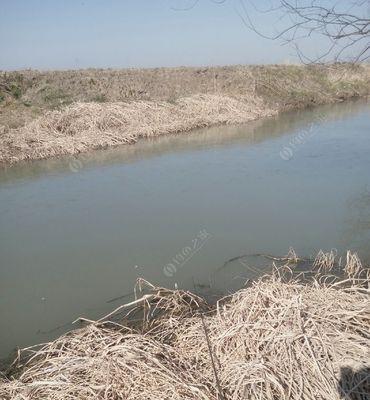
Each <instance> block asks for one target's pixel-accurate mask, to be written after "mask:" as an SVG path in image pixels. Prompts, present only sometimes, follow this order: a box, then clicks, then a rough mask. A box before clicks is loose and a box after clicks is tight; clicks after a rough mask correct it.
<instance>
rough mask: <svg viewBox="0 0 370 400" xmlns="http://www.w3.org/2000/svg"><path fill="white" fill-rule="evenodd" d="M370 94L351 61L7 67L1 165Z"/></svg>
mask: <svg viewBox="0 0 370 400" xmlns="http://www.w3.org/2000/svg"><path fill="white" fill-rule="evenodd" d="M369 94H370V68H369V67H368V66H360V65H356V66H351V65H344V64H340V65H339V64H338V65H331V66H276V65H275V66H234V67H212V68H159V69H148V70H117V71H115V70H84V71H59V72H58V71H54V72H53V71H50V72H37V71H21V72H12V73H0V99H1V101H0V135H1V141H0V164H2V165H3V166H4V165H8V164H13V163H16V162H18V161H22V160H34V159H43V158H49V157H54V156H60V155H68V154H70V155H75V154H79V153H83V152H87V151H89V150H96V149H104V148H107V147H111V146H117V145H120V144H133V143H135V142H136V141H137V140H139V139H140V138H146V137H153V136H159V135H165V134H170V133H182V132H188V131H190V130H192V129H194V128H198V127H205V126H211V125H217V124H238V123H244V122H248V121H251V120H255V119H259V118H263V117H267V116H271V115H275V114H277V113H279V112H282V111H286V110H290V109H297V108H304V107H308V106H312V105H318V104H326V103H333V102H337V101H343V100H346V99H350V98H354V97H363V96H368V95H369Z"/></svg>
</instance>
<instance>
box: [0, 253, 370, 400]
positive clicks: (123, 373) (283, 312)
mask: <svg viewBox="0 0 370 400" xmlns="http://www.w3.org/2000/svg"><path fill="white" fill-rule="evenodd" d="M323 259H324V260H325V262H326V259H327V257H326V256H325V257H323ZM326 265H331V259H330V257H329V264H326ZM289 268H291V264H288V263H287V264H286V265H285V266H284V268H283V269H275V270H274V272H273V273H272V274H271V275H268V276H265V277H262V278H261V279H259V280H258V281H256V282H255V283H253V284H252V285H251V286H250V287H248V288H245V289H242V290H240V291H238V292H236V293H235V294H234V295H232V296H230V297H227V298H225V299H222V300H220V301H219V302H218V303H217V305H216V306H215V307H213V308H212V309H211V308H210V307H209V306H207V304H206V303H205V302H204V301H203V300H202V299H200V298H199V297H197V296H195V295H193V294H191V293H189V292H184V291H171V290H167V289H163V288H157V287H154V286H151V285H149V284H146V283H145V282H143V281H141V282H140V284H141V286H143V285H144V286H146V287H147V292H148V293H146V294H145V295H144V296H143V297H141V298H140V299H138V300H137V301H135V302H133V303H131V304H129V305H124V306H121V307H119V308H118V309H117V310H115V311H114V313H113V314H110V315H109V320H110V322H107V318H103V319H102V320H100V321H98V322H94V323H91V324H89V325H88V326H87V327H85V328H82V329H79V330H76V331H73V332H70V333H68V334H66V335H64V336H62V337H61V338H59V339H57V340H56V341H54V342H52V343H49V344H46V345H44V346H41V348H38V349H37V348H36V349H31V350H28V354H30V355H29V356H28V359H27V358H26V359H25V361H19V362H20V364H21V365H20V366H19V367H18V369H16V370H15V372H13V375H12V376H10V377H8V379H3V380H2V381H1V382H0V398H1V399H6V400H7V399H27V400H31V399H32V400H33V399H37V400H42V399H55V400H56V399H58V400H59V399H60V400H61V399H63V400H68V399H135V400H136V399H233V400H239V399H269V400H270V399H297V400H298V399H307V400H308V399H310V400H311V399H312V400H313V399H315V400H317V399H323V400H324V399H325V400H334V399H340V398H347V399H365V398H366V395H367V394H366V392H364V391H366V390H367V389H368V386H367V389H366V385H369V383H370V382H369V379H370V374H369V367H370V358H369V349H370V334H369V328H370V309H369V276H368V275H366V274H367V272H366V270H365V269H364V268H363V267H362V266H361V267H360V264H359V263H358V258H357V256H356V257H355V255H354V254H352V253H349V256H348V257H347V264H346V266H345V270H346V271H348V272H349V271H350V274H351V276H350V277H347V278H346V279H344V280H339V279H337V280H336V281H331V282H330V283H329V284H328V283H327V280H326V279H319V277H320V275H317V276H316V279H314V280H313V281H310V282H303V281H299V280H298V279H297V278H295V279H292V278H289V279H286V278H284V274H282V273H281V271H283V270H286V269H289ZM359 268H360V269H359ZM353 273H355V275H356V276H357V278H356V280H354V279H352V278H353ZM128 309H129V310H130V311H129V313H130V314H131V315H132V314H133V313H136V314H137V313H139V314H140V315H141V316H142V321H143V322H142V324H139V325H137V323H135V322H133V321H131V320H130V321H131V322H130V321H126V322H125V323H124V322H122V321H124V320H125V319H124V316H126V315H127V312H128ZM122 313H124V314H122ZM207 339H208V340H207ZM25 353H27V351H25V352H24V353H23V354H25ZM211 355H212V358H213V360H214V367H213V365H212V361H211ZM23 359H24V356H23V357H21V358H20V360H23ZM215 371H216V374H215ZM216 376H217V378H218V381H219V387H220V390H219V389H218V386H217V384H216ZM361 396H362V397H361Z"/></svg>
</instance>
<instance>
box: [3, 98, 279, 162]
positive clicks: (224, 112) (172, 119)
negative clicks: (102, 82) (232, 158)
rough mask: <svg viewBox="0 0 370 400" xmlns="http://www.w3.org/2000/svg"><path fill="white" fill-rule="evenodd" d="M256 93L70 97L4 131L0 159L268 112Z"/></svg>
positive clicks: (98, 145)
mask: <svg viewBox="0 0 370 400" xmlns="http://www.w3.org/2000/svg"><path fill="white" fill-rule="evenodd" d="M274 113H275V112H274V111H272V110H271V109H269V108H267V107H266V106H263V104H262V101H261V100H260V99H259V98H258V97H254V96H249V97H248V96H243V97H239V98H232V97H227V96H220V95H194V96H191V97H186V98H180V99H178V100H177V101H176V102H173V103H169V102H152V101H134V102H129V103H126V102H112V103H94V102H92V103H74V104H72V105H70V106H68V107H66V108H65V109H63V110H54V111H49V112H47V113H46V114H45V115H43V116H41V117H39V118H37V119H36V120H34V121H32V122H30V123H29V124H26V125H25V126H24V127H22V128H20V129H13V130H10V131H8V132H7V133H4V134H3V136H2V144H1V146H0V147H1V151H0V163H1V162H3V163H15V162H17V161H21V160H26V159H42V158H48V157H52V156H57V155H62V154H78V153H81V152H85V151H88V150H92V149H102V148H106V147H108V146H117V145H120V144H132V143H135V142H136V141H137V140H138V139H140V138H147V137H154V136H159V135H165V134H169V133H178V132H188V131H189V130H191V129H194V128H199V127H206V126H210V125H217V124H236V123H242V122H247V121H250V120H254V119H257V118H260V117H264V116H268V115H272V114H274Z"/></svg>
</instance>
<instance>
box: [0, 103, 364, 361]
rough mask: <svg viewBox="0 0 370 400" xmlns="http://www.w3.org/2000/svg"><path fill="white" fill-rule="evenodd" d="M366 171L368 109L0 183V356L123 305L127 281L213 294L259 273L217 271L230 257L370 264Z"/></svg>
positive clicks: (162, 142)
mask: <svg viewBox="0 0 370 400" xmlns="http://www.w3.org/2000/svg"><path fill="white" fill-rule="evenodd" d="M369 172H370V111H369V103H366V102H353V103H343V104H340V105H336V106H328V107H321V108H316V109H314V110H309V111H300V112H292V113H287V114H284V115H282V116H279V117H275V118H271V119H268V120H264V121H256V122H253V123H250V124H247V125H244V126H237V127H235V126H234V127H226V126H222V127H216V128H210V129H203V130H198V131H195V132H193V133H190V134H186V135H179V136H167V137H162V138H157V139H155V140H147V141H143V142H140V143H138V144H137V145H135V146H124V147H120V148H118V149H113V150H107V151H100V152H94V153H91V154H89V155H82V156H81V157H78V158H73V157H66V158H60V159H52V160H46V161H38V162H32V163H24V164H20V165H17V166H15V167H11V168H8V169H6V170H2V171H0V318H1V324H2V325H1V327H2V329H1V331H0V356H5V355H6V354H7V353H8V352H9V351H10V350H11V349H13V348H14V347H15V346H16V345H18V346H26V345H30V344H34V343H38V342H44V341H46V340H49V339H51V338H53V337H56V336H58V335H59V334H61V333H62V332H63V331H65V330H66V329H69V328H70V326H71V325H70V322H71V321H72V320H74V319H75V318H76V317H78V316H80V315H82V316H85V317H88V318H97V317H99V316H101V315H103V314H104V313H106V312H108V311H110V310H111V309H112V308H113V307H115V306H118V305H119V304H120V301H129V299H130V293H131V292H132V289H133V286H134V283H135V280H136V279H137V277H144V278H145V279H147V280H149V281H151V282H153V283H155V284H159V285H165V286H169V287H174V285H175V284H177V286H178V287H180V288H187V289H192V290H194V288H193V282H195V283H196V284H197V288H196V290H198V291H199V292H201V293H205V294H209V293H211V292H212V293H213V294H221V293H227V292H228V291H229V290H235V289H236V288H238V287H240V286H241V285H242V284H243V282H244V281H245V280H246V279H248V278H251V277H254V276H256V275H257V274H258V273H259V271H260V270H258V269H257V270H256V269H253V268H250V267H249V266H248V265H244V264H242V263H240V262H238V261H235V262H231V263H229V264H228V265H227V267H225V268H222V266H223V264H224V262H225V261H226V260H228V259H230V258H233V257H236V256H238V255H241V254H254V253H269V254H274V255H284V254H286V253H287V251H288V248H289V247H290V246H293V247H294V248H295V249H296V251H297V252H298V253H299V254H300V255H302V256H310V255H313V254H315V253H316V252H317V251H318V250H319V249H320V248H322V249H325V250H330V249H331V248H336V249H338V252H339V253H343V252H345V250H346V249H353V250H356V251H358V252H359V254H360V256H361V257H362V258H363V259H364V260H366V261H369V260H370V247H369V246H368V244H369V239H370V175H369ZM256 264H257V265H258V263H257V261H256ZM125 294H128V296H127V297H126V298H125V299H123V300H117V301H112V302H109V303H108V301H109V300H111V299H113V298H115V297H120V296H122V295H125ZM58 327H60V328H58Z"/></svg>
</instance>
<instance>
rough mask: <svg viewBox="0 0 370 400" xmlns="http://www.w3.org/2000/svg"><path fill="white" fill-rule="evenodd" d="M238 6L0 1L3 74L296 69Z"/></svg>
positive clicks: (290, 56) (142, 0)
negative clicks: (246, 19) (237, 66)
mask: <svg viewBox="0 0 370 400" xmlns="http://www.w3.org/2000/svg"><path fill="white" fill-rule="evenodd" d="M239 1H240V0H239ZM239 1H238V0H228V1H224V2H221V4H218V0H198V2H196V1H194V0H0V69H2V70H15V69H26V68H32V69H42V70H44V69H77V68H89V67H94V68H127V67H129V68H130V67H161V66H189V65H190V66H200V65H228V64H260V63H283V62H294V61H297V58H296V54H295V51H294V49H293V48H292V47H289V46H283V45H282V44H281V43H280V42H278V41H272V40H268V39H264V38H262V37H260V36H259V35H257V34H256V33H255V32H253V31H252V30H249V29H248V28H247V27H246V26H245V24H243V21H242V19H241V18H240V4H239ZM264 1H265V0H260V2H259V5H262V4H263V2H264ZM192 5H194V6H192ZM250 12H251V16H252V18H253V21H255V22H256V23H257V25H258V27H259V29H261V30H262V31H264V30H268V29H270V28H271V26H273V24H274V20H273V19H272V17H271V16H270V15H269V14H263V13H260V12H256V11H255V10H254V9H252V10H251V11H250ZM311 47H312V48H311V49H309V51H311V52H314V51H319V50H320V43H318V42H316V43H312V46H311Z"/></svg>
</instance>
